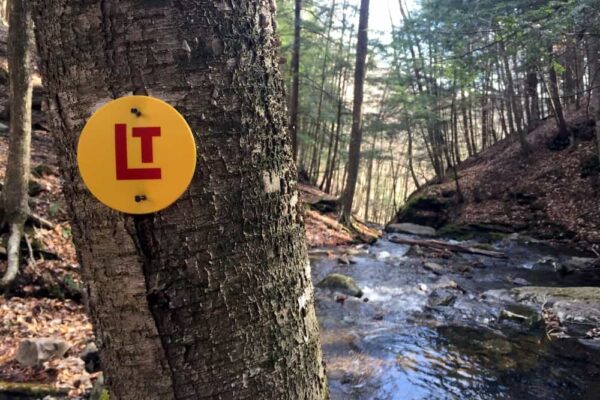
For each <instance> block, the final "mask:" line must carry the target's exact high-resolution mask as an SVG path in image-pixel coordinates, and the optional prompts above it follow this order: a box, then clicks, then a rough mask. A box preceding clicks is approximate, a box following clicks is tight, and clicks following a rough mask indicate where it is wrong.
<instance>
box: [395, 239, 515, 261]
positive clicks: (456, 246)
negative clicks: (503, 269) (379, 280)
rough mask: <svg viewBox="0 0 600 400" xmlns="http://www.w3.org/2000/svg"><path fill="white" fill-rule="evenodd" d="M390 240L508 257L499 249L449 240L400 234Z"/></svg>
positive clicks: (459, 251) (439, 248) (495, 256)
mask: <svg viewBox="0 0 600 400" xmlns="http://www.w3.org/2000/svg"><path fill="white" fill-rule="evenodd" d="M389 240H390V242H393V243H398V244H409V245H411V246H415V245H418V246H423V247H430V248H433V249H437V250H444V249H446V250H450V251H452V252H455V253H468V254H477V255H482V256H487V257H494V258H507V256H506V254H504V253H502V252H499V251H492V250H484V249H479V248H477V247H470V246H463V245H460V244H452V243H447V242H442V241H441V240H425V239H408V238H403V237H398V236H392V237H390V239H389Z"/></svg>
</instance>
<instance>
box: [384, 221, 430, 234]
mask: <svg viewBox="0 0 600 400" xmlns="http://www.w3.org/2000/svg"><path fill="white" fill-rule="evenodd" d="M385 230H386V231H387V232H393V233H409V234H411V235H419V236H436V235H437V232H436V230H435V229H433V228H432V227H429V226H423V225H417V224H411V223H409V222H405V223H402V224H389V225H388V226H387V227H386V229H385Z"/></svg>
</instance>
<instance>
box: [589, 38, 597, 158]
mask: <svg viewBox="0 0 600 400" xmlns="http://www.w3.org/2000/svg"><path fill="white" fill-rule="evenodd" d="M588 41H589V53H588V57H589V68H590V88H591V90H592V92H591V104H592V105H593V106H594V108H595V112H594V117H595V119H596V142H597V146H598V164H599V165H600V54H598V53H599V52H600V39H598V38H589V39H588Z"/></svg>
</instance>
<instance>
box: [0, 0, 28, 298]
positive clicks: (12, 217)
mask: <svg viewBox="0 0 600 400" xmlns="http://www.w3.org/2000/svg"><path fill="white" fill-rule="evenodd" d="M10 20H11V24H10V25H9V27H8V64H9V71H10V73H9V75H10V77H9V79H10V134H9V139H8V141H9V144H8V160H7V166H6V176H5V182H4V189H3V190H2V196H3V198H2V200H3V209H4V215H3V218H2V219H3V220H4V224H6V226H8V228H9V232H10V233H9V239H8V243H7V249H6V250H7V253H8V265H7V269H6V273H5V274H4V276H3V277H2V280H1V281H0V286H1V287H9V286H10V285H11V284H12V282H13V281H14V280H15V278H16V276H17V273H18V272H19V250H20V243H21V237H22V236H23V225H24V224H25V221H26V220H27V216H28V215H29V204H28V201H29V198H28V195H27V190H28V187H29V171H30V159H31V96H32V93H33V85H32V80H31V73H32V69H33V67H32V62H33V46H34V41H33V40H34V38H33V23H32V20H31V10H30V8H29V4H28V1H26V0H11V2H10Z"/></svg>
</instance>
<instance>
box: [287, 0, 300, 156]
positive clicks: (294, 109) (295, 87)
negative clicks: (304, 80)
mask: <svg viewBox="0 0 600 400" xmlns="http://www.w3.org/2000/svg"><path fill="white" fill-rule="evenodd" d="M301 11H302V0H296V1H295V7H294V50H293V55H292V94H291V98H290V125H289V130H290V135H291V136H292V148H293V152H294V161H297V160H298V98H299V96H300V41H301V29H302V15H301Z"/></svg>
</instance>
